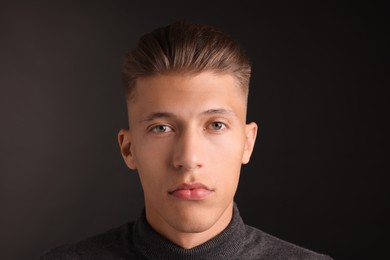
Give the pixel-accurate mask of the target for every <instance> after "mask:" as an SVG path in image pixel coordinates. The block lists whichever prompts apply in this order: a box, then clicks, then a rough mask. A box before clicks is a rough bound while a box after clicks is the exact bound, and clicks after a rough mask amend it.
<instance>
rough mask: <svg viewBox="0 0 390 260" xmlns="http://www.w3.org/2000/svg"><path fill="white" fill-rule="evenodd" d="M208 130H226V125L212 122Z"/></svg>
mask: <svg viewBox="0 0 390 260" xmlns="http://www.w3.org/2000/svg"><path fill="white" fill-rule="evenodd" d="M209 128H210V129H211V130H216V131H219V130H223V129H225V128H226V125H225V124H224V123H222V122H212V123H211V124H210V125H209Z"/></svg>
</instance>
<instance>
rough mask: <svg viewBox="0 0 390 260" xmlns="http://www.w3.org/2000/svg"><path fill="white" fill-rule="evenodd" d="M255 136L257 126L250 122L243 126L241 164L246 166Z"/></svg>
mask: <svg viewBox="0 0 390 260" xmlns="http://www.w3.org/2000/svg"><path fill="white" fill-rule="evenodd" d="M256 136H257V124H256V123H254V122H252V123H249V124H247V125H246V126H245V147H244V154H243V155H242V163H243V164H247V163H248V162H249V159H250V158H251V155H252V151H253V148H254V146H255V141H256Z"/></svg>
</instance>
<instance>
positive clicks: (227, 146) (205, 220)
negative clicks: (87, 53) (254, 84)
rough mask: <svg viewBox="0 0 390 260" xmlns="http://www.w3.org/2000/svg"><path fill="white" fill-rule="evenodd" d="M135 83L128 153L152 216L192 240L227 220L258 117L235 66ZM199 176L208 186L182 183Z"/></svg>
mask: <svg viewBox="0 0 390 260" xmlns="http://www.w3.org/2000/svg"><path fill="white" fill-rule="evenodd" d="M135 91H136V92H135V99H134V100H131V101H128V112H129V113H128V115H129V116H128V119H129V125H130V128H129V129H122V130H120V132H119V134H118V140H119V145H120V148H121V152H122V156H123V159H124V161H125V163H126V164H127V166H128V167H129V168H130V169H136V170H137V171H138V173H139V177H140V180H141V184H142V188H143V191H144V201H145V210H146V218H147V221H148V223H149V224H150V225H151V226H152V227H153V229H155V230H156V231H157V232H158V233H160V234H161V235H162V236H164V237H166V238H167V239H169V240H170V241H172V242H173V243H175V244H177V245H179V246H181V247H182V248H186V249H189V248H193V247H195V246H198V245H200V244H202V243H204V242H206V241H208V240H209V239H211V238H213V237H214V236H216V235H217V234H219V233H220V232H221V231H223V230H224V229H225V228H226V227H227V226H228V224H229V222H230V220H231V218H232V211H233V199H234V195H235V193H236V190H237V185H238V182H239V176H240V170H241V165H242V164H246V163H248V162H249V159H250V156H251V153H252V150H253V146H254V143H255V139H256V133H257V125H256V124H255V123H253V122H252V123H249V124H246V100H245V97H244V94H243V93H242V90H241V89H240V87H239V86H238V84H237V82H236V80H235V78H234V77H233V76H231V75H229V74H214V73H211V72H202V73H200V74H197V75H179V74H168V75H159V76H153V77H147V78H142V79H139V80H138V81H137V85H136V88H135ZM194 183H196V184H199V185H200V184H202V185H203V186H202V187H200V188H199V187H198V188H199V189H196V190H192V191H190V190H188V189H186V188H185V189H184V190H181V189H179V188H183V185H193V184H194ZM206 187H207V188H206ZM187 188H188V187H187ZM175 191H177V192H176V193H175ZM176 195H177V196H176Z"/></svg>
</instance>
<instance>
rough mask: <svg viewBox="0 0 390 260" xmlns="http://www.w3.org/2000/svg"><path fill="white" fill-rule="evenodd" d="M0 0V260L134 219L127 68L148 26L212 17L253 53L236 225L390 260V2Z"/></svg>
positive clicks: (331, 251)
mask: <svg viewBox="0 0 390 260" xmlns="http://www.w3.org/2000/svg"><path fill="white" fill-rule="evenodd" d="M255 2H256V4H255ZM0 3H1V4H0V33H1V34H0V91H1V92H0V120H1V121H0V124H1V128H0V156H1V157H0V206H1V208H0V258H1V259H34V258H35V257H37V256H38V255H39V254H41V253H42V252H43V251H44V250H46V249H48V248H51V247H53V246H56V245H59V244H62V243H66V242H71V241H75V240H79V239H82V238H85V237H86V236H89V235H93V234H96V233H99V232H102V231H105V230H107V229H109V228H112V227H115V226H118V225H120V224H122V223H123V222H126V221H130V220H132V219H134V218H136V217H137V216H138V214H139V212H140V210H141V209H142V206H143V200H142V190H141V188H140V185H139V180H138V177H137V174H136V173H135V172H132V171H129V170H128V169H127V168H126V166H125V164H124V163H123V161H122V159H121V156H120V151H119V148H118V145H117V139H116V135H117V132H118V130H119V129H120V128H124V127H127V118H126V107H125V101H124V97H123V92H122V84H121V78H120V76H121V75H120V73H121V63H122V58H123V55H124V53H125V52H126V51H127V50H128V49H130V48H131V47H133V46H134V45H135V44H136V40H137V38H138V37H139V36H140V35H141V34H143V33H144V32H148V31H150V30H152V29H154V28H155V27H160V26H163V25H166V24H168V23H170V22H172V21H174V20H177V19H187V20H190V21H194V22H202V23H210V24H213V25H215V26H218V27H220V28H221V29H223V30H224V31H225V32H227V33H229V34H230V35H232V36H233V37H234V38H236V39H238V40H239V41H240V42H241V44H242V46H243V47H244V48H245V49H246V50H247V52H248V55H249V56H250V58H251V60H252V63H253V76H252V81H251V91H250V92H251V93H250V99H249V112H248V113H249V115H248V117H249V118H248V121H256V122H257V123H258V125H259V126H260V131H259V136H258V140H257V142H256V147H255V151H254V154H253V157H252V160H251V162H250V164H248V165H245V166H244V167H243V170H242V175H241V180H240V186H239V190H238V193H237V196H236V202H237V204H238V206H239V208H240V211H241V214H242V217H243V218H244V220H245V221H246V222H247V223H248V224H250V225H253V226H256V227H258V228H260V229H262V230H264V231H266V232H268V233H271V234H273V235H275V236H278V237H280V238H282V239H285V240H288V241H290V242H293V243H295V244H299V245H301V246H304V247H308V248H310V249H312V250H315V251H318V252H322V253H326V254H328V255H330V256H332V257H334V258H335V259H379V258H380V259H385V258H387V259H389V253H388V249H386V247H387V245H388V242H389V239H388V238H387V237H388V235H387V232H388V220H389V210H388V205H389V188H388V186H389V185H388V181H389V177H388V174H389V169H388V166H387V163H386V159H387V158H388V152H387V150H388V138H387V135H388V133H389V130H388V127H387V122H388V121H389V115H388V112H387V110H386V109H387V107H388V94H386V93H385V89H386V88H388V82H387V78H388V76H389V70H388V69H389V66H388V65H389V56H388V54H389V52H388V48H389V46H390V45H389V38H388V28H389V27H388V21H387V17H388V15H389V9H388V7H387V6H385V5H382V4H377V3H374V2H366V3H360V2H354V1H351V2H341V1H333V2H332V1H321V2H318V1H317V2H315V3H314V1H307V2H296V1H285V2H281V1H269V2H265V1H234V2H233V1H231V2H229V1H191V2H189V1H124V0H123V1H118V0H115V1H73V2H72V1H29V2H28V1H24V2H21V1H9V2H7V1H1V2H0ZM271 3H272V4H271ZM385 74H387V75H385Z"/></svg>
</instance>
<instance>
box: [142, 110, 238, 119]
mask: <svg viewBox="0 0 390 260" xmlns="http://www.w3.org/2000/svg"><path fill="white" fill-rule="evenodd" d="M201 115H227V116H236V113H234V111H232V110H229V109H225V108H216V109H207V110H206V111H203V112H202V113H201ZM174 117H176V116H175V114H173V113H170V112H155V113H151V114H149V115H147V116H145V117H144V118H142V119H141V120H140V122H149V121H153V120H155V119H161V118H174Z"/></svg>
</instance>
